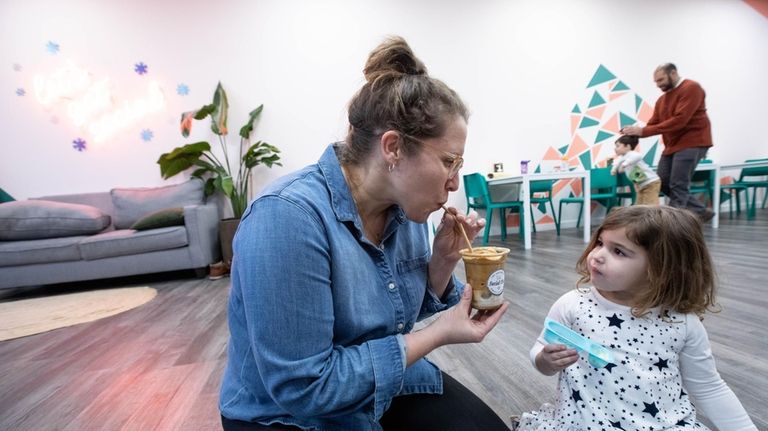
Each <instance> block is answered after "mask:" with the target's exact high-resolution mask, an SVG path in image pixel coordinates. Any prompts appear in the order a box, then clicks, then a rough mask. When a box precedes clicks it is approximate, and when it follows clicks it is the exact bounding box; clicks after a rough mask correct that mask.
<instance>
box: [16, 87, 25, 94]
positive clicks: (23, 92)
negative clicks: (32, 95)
mask: <svg viewBox="0 0 768 431" xmlns="http://www.w3.org/2000/svg"><path fill="white" fill-rule="evenodd" d="M25 94H27V92H26V91H25V90H24V89H23V88H17V89H16V95H17V96H23V95H25Z"/></svg>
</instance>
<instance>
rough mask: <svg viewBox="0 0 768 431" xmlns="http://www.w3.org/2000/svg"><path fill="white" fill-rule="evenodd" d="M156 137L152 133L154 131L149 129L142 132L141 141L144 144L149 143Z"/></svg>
mask: <svg viewBox="0 0 768 431" xmlns="http://www.w3.org/2000/svg"><path fill="white" fill-rule="evenodd" d="M154 137H155V134H154V133H152V131H151V130H149V129H144V130H142V131H141V140H142V141H144V142H149V141H151V140H152V138H154Z"/></svg>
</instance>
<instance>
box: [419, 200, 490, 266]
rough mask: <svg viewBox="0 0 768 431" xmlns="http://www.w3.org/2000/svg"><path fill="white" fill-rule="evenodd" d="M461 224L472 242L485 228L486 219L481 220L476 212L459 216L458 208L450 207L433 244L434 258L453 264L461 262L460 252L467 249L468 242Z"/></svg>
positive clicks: (444, 214)
mask: <svg viewBox="0 0 768 431" xmlns="http://www.w3.org/2000/svg"><path fill="white" fill-rule="evenodd" d="M449 211H450V213H449ZM459 223H460V224H461V225H462V226H463V227H464V231H465V232H466V233H467V237H468V238H469V240H470V241H472V240H473V239H474V238H475V237H476V236H477V234H478V232H480V231H481V230H482V229H483V228H484V227H485V219H484V218H479V217H478V215H477V212H476V211H474V210H472V211H470V213H469V214H467V215H463V214H459V212H458V211H457V210H456V208H453V207H449V208H448V211H446V212H445V213H443V219H442V220H441V221H440V225H439V226H438V227H437V232H435V241H434V243H433V244H432V254H433V256H436V257H439V258H441V259H443V260H445V261H447V262H452V263H456V262H458V261H459V259H460V258H461V255H459V250H461V249H463V248H467V241H466V240H465V239H464V235H463V234H462V233H461V229H460V228H459Z"/></svg>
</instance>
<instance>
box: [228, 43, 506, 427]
mask: <svg viewBox="0 0 768 431" xmlns="http://www.w3.org/2000/svg"><path fill="white" fill-rule="evenodd" d="M364 72H365V76H366V80H367V82H366V84H365V85H364V86H363V87H362V88H361V89H360V91H359V92H358V93H357V94H356V95H355V96H354V98H353V99H352V101H351V102H350V106H349V122H350V127H349V133H348V135H347V138H346V140H345V142H344V143H340V144H335V145H331V146H329V147H328V148H327V149H326V151H325V153H324V154H323V155H322V157H321V158H320V160H319V161H318V163H317V164H315V165H311V166H308V167H307V168H304V169H303V170H300V171H298V172H295V173H293V174H290V175H288V176H287V177H284V178H282V179H280V180H277V181H276V182H275V183H273V184H271V185H270V186H269V187H267V189H266V190H265V191H264V192H263V193H262V194H261V196H259V197H258V198H257V199H256V200H255V201H254V202H252V203H251V205H250V207H249V209H248V210H247V211H246V213H245V215H244V216H243V219H242V221H241V223H240V227H239V229H238V232H237V234H236V236H235V241H234V252H235V258H234V263H233V267H232V291H231V293H230V300H229V309H228V312H229V327H230V333H231V339H230V343H229V347H228V363H227V368H226V370H225V372H224V378H223V382H222V388H221V399H220V409H221V414H222V423H223V426H224V429H225V430H240V429H250V430H254V429H292V430H295V429H303V430H337V429H338V430H367V429H370V430H379V429H419V430H427V429H439V430H452V429H455V430H473V429H478V430H479V429H482V430H494V429H505V430H506V429H508V428H507V427H506V425H504V423H503V421H502V420H501V419H499V418H498V416H496V415H495V414H494V413H493V411H492V410H491V409H490V408H488V406H486V405H485V404H484V403H483V402H482V401H480V399H479V398H477V397H476V396H475V395H473V394H472V393H471V392H470V391H469V390H468V389H466V388H465V387H463V386H462V385H461V384H460V383H458V382H457V381H455V380H454V379H452V378H451V377H450V376H448V375H447V374H444V373H442V372H441V371H440V370H439V369H438V368H437V367H436V366H435V365H433V364H432V363H430V362H429V361H427V360H426V359H425V358H424V356H425V355H426V354H428V353H429V352H431V351H432V350H434V349H435V348H437V347H440V346H443V345H447V344H454V343H467V342H479V341H482V339H483V338H484V337H485V335H486V334H487V333H488V332H489V331H490V330H491V329H492V328H493V327H494V326H495V325H496V323H497V322H498V321H499V319H500V318H501V316H502V315H503V314H504V312H505V311H506V308H507V304H504V305H503V306H502V307H501V308H499V309H498V310H496V311H495V312H492V313H488V312H483V313H477V314H475V316H474V317H470V308H469V301H470V296H471V288H469V287H465V286H463V285H461V284H460V283H459V282H458V280H456V279H455V278H454V277H453V275H452V272H453V269H454V267H455V265H456V264H457V262H458V260H459V258H460V256H459V253H458V251H459V249H461V248H462V246H463V238H462V236H461V234H460V233H458V234H457V229H456V228H458V225H457V224H456V223H462V225H463V227H464V229H465V230H466V232H467V234H468V235H470V237H474V236H475V235H476V234H477V232H478V231H479V230H480V229H482V228H483V227H484V225H485V220H483V219H477V217H476V215H475V214H471V215H470V216H468V217H464V216H462V215H455V216H454V215H449V216H444V217H443V221H442V223H441V226H440V227H439V229H438V231H437V233H436V235H435V240H434V244H433V250H434V251H433V253H430V249H429V244H428V239H427V238H428V235H427V227H426V224H425V222H426V220H427V217H428V216H429V215H430V214H431V213H432V212H434V211H436V210H439V209H440V208H441V206H442V205H443V204H445V202H446V201H447V200H448V193H449V192H451V191H455V190H456V189H457V188H458V186H459V176H458V172H459V169H460V168H461V166H462V163H463V159H462V154H463V153H464V144H465V141H466V135H467V117H468V113H467V108H466V107H465V105H464V103H463V102H462V101H461V99H460V98H459V97H458V95H457V94H456V93H455V92H454V91H453V90H451V89H450V88H448V87H447V86H446V85H445V84H443V83H442V82H441V81H438V80H436V79H433V78H430V77H429V76H428V75H427V72H426V68H425V66H424V65H423V64H422V63H421V61H419V60H418V59H417V58H416V57H415V56H414V54H413V52H412V51H411V49H410V47H409V46H408V44H407V43H406V42H405V41H404V40H403V39H402V38H391V39H388V40H386V41H385V42H384V43H382V44H381V45H380V46H379V47H378V48H376V49H375V50H374V51H373V52H372V53H371V55H370V57H369V59H368V62H367V64H366V66H365V70H364ZM454 212H455V211H454ZM462 293H463V294H462ZM443 310H446V311H445V312H444V313H442V315H441V316H440V317H439V318H438V319H436V320H435V321H434V322H432V323H431V324H430V325H428V326H427V327H425V328H423V329H421V330H419V331H416V332H411V331H412V330H413V327H414V324H415V323H416V322H417V321H418V320H420V319H422V318H424V317H427V316H429V315H431V314H434V313H436V312H440V311H443Z"/></svg>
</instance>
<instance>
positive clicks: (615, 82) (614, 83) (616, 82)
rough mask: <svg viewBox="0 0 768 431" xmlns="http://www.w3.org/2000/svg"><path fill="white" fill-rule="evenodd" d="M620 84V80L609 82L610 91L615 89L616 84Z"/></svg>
mask: <svg viewBox="0 0 768 431" xmlns="http://www.w3.org/2000/svg"><path fill="white" fill-rule="evenodd" d="M618 83H619V80H618V79H614V80H613V81H610V82H608V89H609V90H611V91H613V87H615V86H616V84H618Z"/></svg>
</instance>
